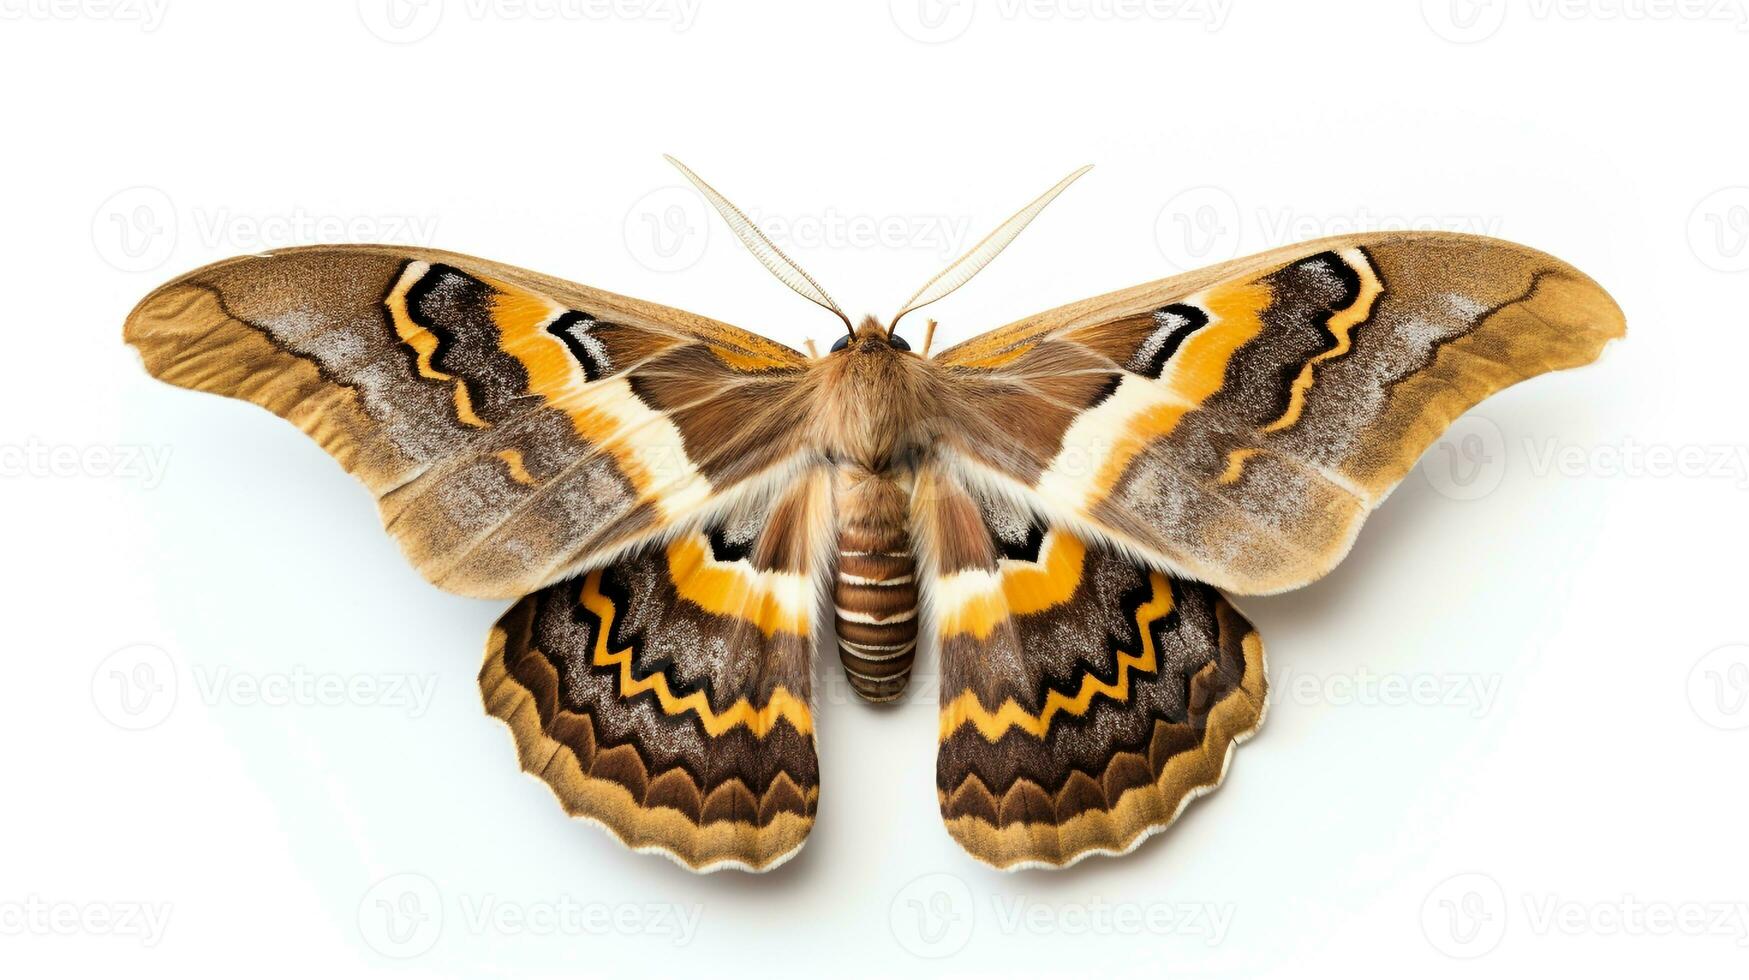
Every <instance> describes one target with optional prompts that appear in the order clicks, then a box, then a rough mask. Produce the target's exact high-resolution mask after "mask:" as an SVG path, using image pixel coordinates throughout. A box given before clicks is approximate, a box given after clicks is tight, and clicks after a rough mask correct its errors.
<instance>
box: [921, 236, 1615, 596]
mask: <svg viewBox="0 0 1749 980" xmlns="http://www.w3.org/2000/svg"><path fill="white" fill-rule="evenodd" d="M1622 332H1623V324H1622V315H1621V311H1620V310H1619V309H1617V308H1616V305H1615V303H1614V302H1613V301H1612V300H1611V299H1610V298H1609V295H1608V294H1607V293H1605V292H1604V291H1603V290H1602V289H1601V288H1600V287H1599V286H1598V285H1597V284H1596V283H1595V282H1593V281H1592V280H1591V279H1589V278H1587V277H1586V276H1585V275H1583V274H1582V273H1580V272H1579V271H1577V270H1575V269H1574V268H1573V267H1571V266H1569V265H1567V264H1565V263H1563V262H1560V261H1558V260H1556V259H1554V258H1551V257H1549V256H1547V255H1544V254H1542V253H1540V252H1536V251H1533V250H1531V249H1527V248H1524V247H1522V246H1518V245H1513V244H1511V243H1509V242H1502V241H1497V240H1493V239H1486V238H1476V237H1472V236H1464V235H1449V234H1432V233H1407V234H1377V235H1353V236H1347V237H1344V238H1335V239H1327V240H1324V241H1318V242H1309V243H1306V244H1304V245H1295V246H1290V247H1288V248H1283V249H1277V250H1275V251H1273V252H1268V253H1265V254H1263V255H1258V256H1253V257H1251V258H1248V259H1240V260H1236V261H1234V262H1229V263H1225V264H1223V265H1220V266H1215V267H1213V268H1210V269H1205V270H1202V271H1200V272H1194V273H1190V274H1188V275H1184V276H1179V277H1176V278H1173V279H1166V280H1162V281H1160V282H1157V283H1151V284H1148V285H1145V286H1139V287H1136V288H1134V289H1130V290H1125V291H1122V292H1118V293H1112V294H1110V295H1108V296H1102V297H1099V298H1096V299H1092V300H1087V301H1085V302H1082V303H1077V304H1073V305H1070V306H1066V307H1063V308H1061V309H1058V310H1052V311H1050V312H1048V313H1043V314H1040V315H1038V316H1035V317H1032V318H1030V319H1028V320H1025V321H1022V322H1020V323H1016V324H1014V325H1012V326H1010V327H1007V328H1004V329H1001V330H997V331H994V332H992V333H989V334H986V335H984V336H982V337H978V338H975V339H973V340H971V341H969V342H967V343H964V344H961V345H959V346H957V347H954V348H951V349H949V350H947V351H944V352H942V354H941V355H940V356H939V359H940V361H941V362H942V364H943V365H944V366H945V367H946V369H947V371H946V374H947V376H948V384H949V386H950V391H951V394H952V398H953V404H954V405H955V406H956V411H955V412H953V413H952V416H953V420H954V424H953V425H952V426H951V427H950V431H949V432H948V433H947V435H946V442H947V443H948V447H947V450H948V451H949V452H951V453H953V454H955V455H956V456H957V457H958V461H959V462H960V463H961V464H963V465H962V467H961V468H962V469H963V470H964V472H966V473H967V474H968V475H969V476H971V477H973V478H978V479H984V480H987V481H989V482H991V483H994V484H998V485H1000V487H1001V488H1002V489H1003V490H1004V491H1006V492H1011V493H1017V494H1020V495H1023V496H1025V497H1026V498H1027V499H1029V500H1030V501H1031V502H1032V504H1033V505H1034V506H1036V507H1038V508H1039V509H1040V510H1042V511H1043V512H1044V513H1046V514H1049V515H1051V516H1053V517H1054V518H1057V519H1059V520H1061V521H1064V522H1067V523H1070V524H1071V525H1074V526H1078V527H1082V528H1086V529H1089V530H1091V531H1093V532H1094V533H1096V534H1098V535H1099V536H1101V537H1105V538H1108V539H1110V540H1113V541H1116V542H1120V543H1121V544H1122V545H1123V546H1124V547H1126V548H1129V549H1133V550H1135V551H1137V552H1139V553H1141V554H1144V555H1147V556H1148V557H1149V559H1150V560H1151V561H1156V562H1158V563H1159V564H1160V565H1161V566H1162V567H1166V568H1171V569H1174V570H1176V571H1178V572H1181V573H1183V574H1185V575H1188V576H1191V577H1194V578H1196V579H1199V580H1201V581H1204V582H1209V583H1212V584H1214V585H1216V586H1219V587H1221V588H1224V589H1228V590H1231V591H1235V592H1241V593H1267V592H1277V591H1281V590H1283V589H1289V588H1294V587H1296V586H1299V585H1304V584H1305V583H1307V582H1309V581H1311V580H1313V579H1315V578H1317V577H1319V576H1320V575H1323V574H1324V573H1325V572H1328V571H1329V570H1330V568H1331V567H1333V566H1334V565H1335V564H1336V563H1337V562H1338V561H1340V560H1341V558H1342V556H1343V555H1344V554H1345V553H1346V552H1347V550H1348V547H1349V545H1350V543H1351V542H1352V541H1353V538H1354V535H1355V533H1356V531H1357V530H1358V529H1359V527H1360V524H1361V522H1362V520H1364V519H1365V517H1366V515H1367V514H1368V513H1369V512H1370V511H1371V510H1372V509H1373V508H1374V507H1376V506H1378V504H1379V503H1380V502H1381V501H1382V500H1383V499H1384V497H1385V495H1386V494H1388V493H1389V492H1390V491H1391V489H1392V488H1393V487H1395V486H1396V484H1397V483H1398V482H1399V481H1400V480H1402V478H1403V477H1404V475H1405V474H1407V472H1408V471H1409V469H1410V467H1412V466H1413V465H1414V464H1415V461H1416V460H1417V459H1418V458H1419V457H1420V455H1421V453H1422V452H1423V451H1424V450H1425V449H1426V448H1427V447H1428V446H1429V445H1431V444H1432V442H1433V440H1435V439H1436V438H1438V437H1439V434H1440V433H1441V432H1443V431H1444V429H1445V427H1446V426H1447V425H1449V424H1450V423H1451V421H1452V420H1453V419H1454V418H1456V417H1457V416H1458V415H1459V414H1461V413H1463V412H1464V411H1465V410H1467V409H1468V408H1470V407H1471V406H1472V405H1474V404H1476V403H1477V402H1478V401H1480V400H1481V399H1482V398H1484V397H1486V396H1487V395H1489V394H1492V393H1493V392H1495V391H1498V390H1500V389H1501V388H1504V387H1506V386H1507V385H1510V384H1513V383H1515V382H1518V381H1521V380H1523V379H1525V378H1528V377H1531V376H1532V375H1536V374H1540V373H1542V372H1545V371H1552V370H1556V369H1559V368H1566V367H1573V366H1576V365H1580V364H1585V363H1587V362H1589V361H1591V360H1593V359H1595V358H1596V357H1597V355H1598V353H1599V351H1601V350H1602V348H1603V345H1604V344H1605V343H1607V342H1608V341H1609V340H1611V339H1613V338H1615V337H1619V336H1621V335H1622Z"/></svg>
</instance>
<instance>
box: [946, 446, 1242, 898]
mask: <svg viewBox="0 0 1749 980" xmlns="http://www.w3.org/2000/svg"><path fill="white" fill-rule="evenodd" d="M916 501H917V505H916V507H917V509H916V519H915V524H916V527H917V532H918V534H917V537H918V542H919V545H920V546H921V548H922V555H921V556H920V558H921V561H920V568H921V569H922V572H923V580H924V585H925V589H924V596H925V602H926V604H927V608H928V610H929V620H930V626H931V628H932V630H933V632H934V636H935V639H936V643H937V647H938V649H939V655H940V658H941V676H942V683H941V713H940V733H939V734H940V749H939V754H938V756H937V762H936V789H937V793H938V795H939V798H940V803H941V813H942V817H943V819H944V820H945V821H946V822H947V827H948V831H949V832H950V833H951V834H952V835H953V837H954V839H955V840H957V841H958V842H959V843H960V844H961V846H963V847H964V848H965V849H966V850H967V851H968V852H969V853H971V855H972V856H973V857H976V858H977V859H978V860H980V861H983V862H985V863H987V864H991V865H994V866H996V867H998V868H1017V867H1033V866H1046V867H1061V866H1064V865H1067V864H1072V863H1074V862H1075V861H1077V860H1079V859H1080V858H1082V857H1085V856H1086V855H1088V854H1122V853H1125V852H1127V851H1129V850H1130V849H1131V848H1133V847H1135V846H1136V844H1138V843H1140V841H1141V840H1143V839H1144V838H1145V837H1147V836H1148V835H1149V834H1151V833H1154V832H1156V831H1158V830H1161V829H1163V828H1165V827H1166V825H1167V824H1169V823H1171V822H1172V820H1173V819H1174V818H1176V817H1177V815H1178V813H1179V812H1180V810H1182V808H1183V807H1184V806H1185V805H1186V804H1187V803H1189V802H1190V800H1192V799H1194V798H1195V797H1196V796H1197V795H1199V794H1200V793H1202V792H1206V791H1207V790H1209V789H1212V788H1213V787H1214V786H1215V785H1216V784H1218V783H1219V782H1220V779H1221V777H1222V775H1223V774H1224V773H1225V771H1226V766H1227V760H1228V756H1229V754H1230V752H1231V750H1232V748H1233V746H1234V745H1235V744H1237V743H1238V742H1239V741H1240V740H1242V739H1243V738H1245V737H1246V736H1247V735H1249V734H1250V733H1251V732H1252V731H1253V730H1255V729H1256V727H1257V725H1258V724H1259V723H1260V722H1261V721H1262V717H1263V706H1264V693H1265V692H1264V688H1265V679H1264V669H1263V668H1264V665H1263V645H1262V641H1261V640H1260V639H1259V638H1258V635H1257V633H1256V631H1255V630H1253V629H1252V628H1251V625H1250V623H1248V622H1247V621H1246V620H1245V618H1244V617H1243V616H1242V615H1240V614H1239V612H1238V611H1237V610H1235V609H1234V608H1233V607H1232V606H1231V605H1229V604H1228V603H1227V601H1226V599H1225V598H1223V597H1222V596H1221V594H1220V593H1219V592H1216V591H1215V590H1214V589H1213V588H1210V587H1209V586H1206V585H1202V584H1199V583H1194V582H1189V581H1184V580H1181V579H1176V578H1173V577H1172V576H1170V575H1167V574H1165V573H1163V572H1159V571H1155V570H1151V569H1148V568H1146V567H1144V566H1142V565H1139V564H1137V563H1136V562H1135V561H1134V560H1133V559H1131V558H1129V557H1126V556H1124V555H1120V554H1117V553H1115V552H1113V551H1111V550H1109V549H1108V548H1106V547H1104V546H1102V545H1099V544H1096V543H1093V542H1089V541H1087V540H1084V539H1082V538H1081V537H1078V536H1077V535H1075V534H1074V533H1072V532H1071V531H1069V530H1067V529H1065V528H1063V527H1060V526H1056V525H1052V524H1050V523H1048V522H1046V521H1043V520H1040V519H1039V518H1038V517H1037V516H1035V515H1034V514H1032V513H1031V512H1029V511H1027V510H1025V509H1022V508H1020V507H1017V506H1015V505H1013V504H1011V503H1008V502H1004V501H1001V500H997V499H994V498H991V497H988V496H984V495H982V494H980V493H978V492H977V491H976V490H975V489H973V488H969V487H966V486H964V485H963V484H961V483H959V482H958V481H957V480H956V478H955V477H954V476H953V475H952V474H950V473H948V472H945V471H943V470H941V469H939V468H933V469H930V470H926V471H925V473H924V474H922V476H921V478H920V479H919V482H918V495H917V497H916Z"/></svg>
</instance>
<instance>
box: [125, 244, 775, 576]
mask: <svg viewBox="0 0 1749 980" xmlns="http://www.w3.org/2000/svg"><path fill="white" fill-rule="evenodd" d="M126 337H127V339H128V341H129V342H130V343H132V344H133V345H134V346H136V347H137V348H139V351H140V354H141V356H142V357H143V359H144V361H145V365H146V368H147V369H148V370H150V371H151V372H152V374H154V375H156V376H157V377H159V378H161V379H163V380H165V381H168V382H170V383H172V384H176V385H180V386H182V387H185V388H193V389H196V390H199V391H209V392H214V393H217V394H221V395H229V396H231V397H234V398H241V399H245V400H248V401H251V402H254V403H255V404H257V405H261V406H262V407H264V408H267V409H268V410H270V411H272V412H274V413H275V414H277V415H279V416H281V417H282V418H285V419H287V420H289V421H291V422H293V423H294V424H296V425H297V426H298V427H299V428H301V429H303V430H304V431H305V432H306V433H307V434H309V435H310V436H311V437H312V438H313V439H315V440H316V441H317V442H318V443H319V444H320V445H321V446H322V448H323V449H325V450H327V451H328V452H329V453H330V454H331V455H333V456H334V457H335V458H336V459H337V460H338V461H339V462H340V463H341V464H342V465H343V466H345V467H346V469H347V470H348V471H349V472H351V473H352V474H353V475H354V476H356V477H358V479H359V480H360V481H362V482H363V483H364V484H365V486H366V487H367V488H369V489H370V491H371V492H372V494H373V495H375V496H376V497H377V498H378V504H379V507H380V509H381V512H382V517H383V522H384V525H385V527H387V529H388V530H389V532H390V533H391V534H393V535H394V536H395V537H396V538H397V539H398V540H399V542H400V543H401V546H402V548H403V550H404V551H405V552H406V554H407V556H408V559H409V560H410V561H411V562H412V563H413V564H414V566H415V567H417V568H418V569H419V570H420V572H421V573H423V574H424V575H425V576H426V577H427V578H429V579H430V580H431V581H433V582H435V583H436V584H438V585H441V586H443V587H445V588H448V589H451V590H453V591H457V592H462V593H464V594H469V595H479V596H493V597H502V598H515V597H516V596H519V595H522V594H524V593H526V592H531V591H533V590H535V589H537V588H539V587H540V586H542V585H545V584H547V583H549V582H551V581H554V580H555V579H557V578H560V577H562V576H564V575H566V574H569V573H570V572H571V571H574V570H575V569H578V568H582V567H588V566H590V565H592V564H595V563H598V562H599V561H600V560H602V559H604V558H605V557H607V556H609V555H611V554H614V553H617V552H618V551H621V550H624V549H625V548H627V547H630V546H631V545H632V544H634V543H635V542H638V541H641V540H646V539H651V538H657V537H660V536H663V535H665V534H669V533H673V532H674V531H676V530H678V529H679V528H682V527H686V526H689V525H690V524H692V523H694V522H696V520H698V519H701V518H702V516H703V515H704V514H705V513H706V512H707V511H709V510H710V509H711V508H712V507H713V506H716V505H721V504H723V503H725V502H726V501H727V500H728V498H729V497H731V496H733V495H734V494H736V493H738V492H740V491H742V490H745V489H747V488H749V487H752V486H754V485H755V484H758V483H759V481H758V480H757V479H756V478H757V477H760V476H762V475H764V476H769V477H772V481H773V482H779V481H781V479H782V478H784V477H786V476H787V475H788V474H787V472H786V471H785V463H786V462H787V461H789V460H792V459H793V458H796V457H798V456H799V453H800V448H801V447H800V446H799V444H798V441H797V435H796V433H797V431H798V429H799V425H798V423H799V420H800V419H801V418H802V417H803V416H804V412H805V407H804V405H803V395H804V391H803V383H802V382H803V379H804V377H805V375H806V372H805V370H804V365H805V364H806V360H805V359H804V358H802V357H801V355H799V354H797V353H795V352H794V351H791V350H789V349H788V348H786V347H782V346H780V345H778V344H774V343H772V342H770V341H766V340H763V339H761V338H759V337H756V336H754V335H753V334H750V333H747V332H746V331H742V330H738V329H736V328H734V327H730V326H728V325H726V324H720V323H716V322H714V321H711V320H707V319H705V318H703V317H699V316H695V315H693V314H690V313H686V312H684V311H681V310H674V309H669V308H667V307H662V306H657V305H655V304H653V303H645V302H642V301H639V300H634V299H629V298H627V297H623V296H615V295H613V294H611V293H606V292H603V291H600V290H596V289H591V288H589V287H586V286H580V285H576V284H573V283H566V282H562V281H560V280H557V279H553V278H550V277H547V276H541V275H538V274H535V273H531V272H527V271H524V270H521V269H515V268H512V267H510V266H505V265H501V264H498V263H494V262H488V261H485V260H483V259H475V258H469V257H467V256H462V255H454V254H450V253H443V252H435V251H430V250H425V249H402V248H394V247H387V246H354V247H315V248H301V249H290V250H286V251H282V252H275V253H272V254H267V255H256V256H245V257H241V258H237V259H232V260H230V261H227V262H221V263H218V264H216V265H212V266H208V267H206V268H204V269H199V270H197V271H195V272H191V273H189V274H188V275H185V276H183V277H181V278H179V279H177V280H175V281H173V282H171V283H168V284H166V285H165V286H163V287H161V288H160V289H158V290H156V291H155V292H153V293H152V294H151V295H150V296H148V297H147V298H146V299H145V300H144V301H142V302H141V303H140V305H139V307H138V308H137V309H135V310H134V312H133V314H132V315H131V316H129V318H128V321H127V326H126Z"/></svg>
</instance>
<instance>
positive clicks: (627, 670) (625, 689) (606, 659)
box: [582, 570, 814, 738]
mask: <svg viewBox="0 0 1749 980" xmlns="http://www.w3.org/2000/svg"><path fill="white" fill-rule="evenodd" d="M582 602H583V607H584V608H585V609H588V610H589V611H590V612H592V613H594V614H595V616H596V618H597V619H599V620H600V626H599V627H598V628H597V629H596V636H595V650H594V652H593V654H592V659H593V661H594V663H595V665H596V666H597V667H615V668H618V671H619V685H618V690H619V696H620V697H622V698H630V697H634V696H636V695H639V694H643V693H644V692H646V691H649V692H653V693H654V694H655V695H656V701H657V703H658V704H659V705H660V706H661V708H662V712H663V713H664V714H669V715H678V714H684V713H686V712H691V713H693V714H695V715H697V716H698V720H699V723H700V724H702V725H703V726H704V730H705V733H706V734H708V735H711V736H712V737H715V736H718V735H721V734H723V733H724V732H726V731H728V730H730V729H731V728H734V727H735V726H736V725H745V726H747V729H748V730H749V731H751V732H752V733H753V734H754V735H755V736H758V737H761V738H763V737H764V736H765V734H766V733H767V732H769V731H771V730H772V728H774V727H776V725H777V723H778V721H779V720H784V721H788V722H789V723H790V725H791V726H793V727H794V728H795V730H796V731H797V732H800V733H801V734H803V735H806V734H808V733H809V732H811V731H813V728H814V719H813V715H812V714H810V713H809V711H808V706H807V704H805V703H804V702H803V701H802V700H801V699H800V698H798V697H796V696H795V695H794V694H791V693H790V691H789V689H788V688H786V687H782V686H779V687H776V688H774V689H772V692H771V698H770V699H769V700H768V701H767V702H766V703H765V706H764V707H760V708H755V707H754V706H753V704H752V703H751V702H750V701H748V700H747V699H746V698H744V697H743V698H740V699H739V700H737V701H736V702H735V703H734V704H732V705H730V706H729V707H728V708H726V709H725V710H723V711H720V712H719V711H714V710H712V708H711V705H710V701H709V700H707V699H706V698H705V696H704V692H703V691H694V692H692V693H691V694H688V695H686V696H685V697H675V696H674V693H673V692H672V691H670V690H669V689H668V678H667V677H665V676H663V675H662V674H651V675H649V676H648V677H642V678H640V677H637V676H635V675H634V674H633V673H632V650H631V648H630V647H627V648H626V649H624V650H619V651H613V650H610V649H608V642H607V640H608V637H609V636H610V635H611V634H612V633H613V620H614V616H615V614H616V613H617V610H616V609H615V608H614V605H613V600H612V599H609V598H608V597H606V596H604V595H602V594H601V572H600V571H599V570H597V571H593V572H590V573H589V577H588V578H586V579H585V580H584V582H583V595H582Z"/></svg>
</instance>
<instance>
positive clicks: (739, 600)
mask: <svg viewBox="0 0 1749 980" xmlns="http://www.w3.org/2000/svg"><path fill="white" fill-rule="evenodd" d="M668 575H669V577H670V578H671V579H672V580H673V582H674V589H675V591H677V592H679V593H680V596H681V598H683V599H689V600H691V601H692V602H693V603H695V604H697V605H698V606H699V607H700V608H702V609H704V610H705V611H706V612H709V613H715V614H716V615H718V616H733V617H735V618H737V619H742V620H746V621H747V622H749V623H752V624H753V625H755V626H757V627H759V631H760V632H761V633H764V634H765V635H766V636H770V635H772V634H773V633H777V632H780V631H781V632H784V633H793V634H795V635H797V636H804V637H805V636H807V635H809V615H808V614H809V609H810V603H812V601H813V592H812V590H811V589H809V588H808V583H807V581H806V579H804V578H803V577H802V576H800V575H796V574H794V573H790V572H760V571H755V570H754V569H753V568H752V566H750V565H747V564H746V563H744V562H737V563H733V564H731V563H727V562H715V561H713V560H712V559H711V556H710V551H709V547H708V545H707V543H706V542H705V540H704V538H703V537H702V536H700V535H697V534H690V535H687V536H685V537H682V538H678V539H676V540H675V542H674V543H673V544H671V545H669V546H668Z"/></svg>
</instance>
